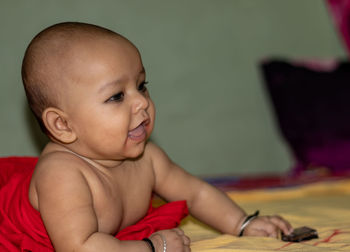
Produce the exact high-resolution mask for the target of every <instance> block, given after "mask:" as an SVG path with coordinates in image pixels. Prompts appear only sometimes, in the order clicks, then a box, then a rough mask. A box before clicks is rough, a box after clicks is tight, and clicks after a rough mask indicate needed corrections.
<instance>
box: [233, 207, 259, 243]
mask: <svg viewBox="0 0 350 252" xmlns="http://www.w3.org/2000/svg"><path fill="white" fill-rule="evenodd" d="M258 215H259V210H257V211H256V212H255V213H254V214H252V215H248V216H247V217H246V218H245V220H244V221H243V224H242V226H241V228H240V230H239V235H238V236H239V237H241V236H243V232H244V229H245V228H246V227H247V226H248V225H249V223H250V222H252V220H254V219H255V218H257V217H258Z"/></svg>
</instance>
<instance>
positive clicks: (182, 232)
mask: <svg viewBox="0 0 350 252" xmlns="http://www.w3.org/2000/svg"><path fill="white" fill-rule="evenodd" d="M172 230H173V231H174V232H175V233H177V234H178V235H180V236H182V235H184V234H185V232H184V231H183V230H182V229H180V228H174V229H172Z"/></svg>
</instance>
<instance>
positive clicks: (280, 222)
mask: <svg viewBox="0 0 350 252" xmlns="http://www.w3.org/2000/svg"><path fill="white" fill-rule="evenodd" d="M270 221H271V222H272V223H273V224H275V225H276V226H277V227H278V228H279V229H281V230H282V232H283V233H285V234H290V233H291V232H292V231H293V228H292V225H291V224H290V223H289V222H288V221H286V220H285V219H283V218H282V217H281V216H278V215H275V216H272V217H270Z"/></svg>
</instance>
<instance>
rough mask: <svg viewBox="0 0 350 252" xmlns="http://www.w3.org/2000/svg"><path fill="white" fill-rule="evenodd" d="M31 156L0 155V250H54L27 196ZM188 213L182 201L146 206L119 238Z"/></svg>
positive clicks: (134, 236)
mask: <svg viewBox="0 0 350 252" xmlns="http://www.w3.org/2000/svg"><path fill="white" fill-rule="evenodd" d="M37 160H38V159H37V158H35V157H7V158H0V251H34V252H47V251H54V249H53V247H52V244H51V241H50V239H49V237H48V234H47V232H46V229H45V227H44V224H43V222H42V220H41V218H40V213H39V212H38V211H37V210H35V209H34V208H33V207H32V206H31V204H30V202H29V198H28V189H29V184H30V179H31V176H32V173H33V171H34V167H35V164H36V163H37ZM187 214H188V209H187V205H186V202H185V201H176V202H171V203H168V204H165V205H163V206H160V207H158V208H153V207H152V205H150V208H149V210H148V212H147V215H146V216H145V217H144V218H143V219H142V220H140V221H139V222H138V223H136V224H135V225H132V226H129V227H127V228H125V229H123V230H121V231H120V232H119V233H118V234H117V235H116V238H118V239H120V240H141V239H143V238H145V237H149V236H150V235H151V234H152V233H154V232H156V231H159V230H164V229H171V228H174V227H176V226H178V225H179V223H180V221H181V220H182V219H183V218H184V217H185V216H186V215H187Z"/></svg>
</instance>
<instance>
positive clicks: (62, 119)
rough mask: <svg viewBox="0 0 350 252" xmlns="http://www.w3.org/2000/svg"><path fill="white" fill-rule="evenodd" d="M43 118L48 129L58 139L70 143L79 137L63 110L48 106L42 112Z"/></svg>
mask: <svg viewBox="0 0 350 252" xmlns="http://www.w3.org/2000/svg"><path fill="white" fill-rule="evenodd" d="M42 120H43V122H44V124H45V127H46V129H47V130H48V131H49V132H50V134H51V136H52V137H54V138H55V139H56V140H58V141H60V142H62V143H65V144H70V143H73V142H74V141H75V140H76V139H77V136H76V134H75V132H74V131H73V130H72V128H71V127H70V125H69V123H68V120H67V115H66V113H64V112H63V111H62V110H60V109H57V108H52V107H49V108H46V109H45V110H44V112H43V114H42Z"/></svg>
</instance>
